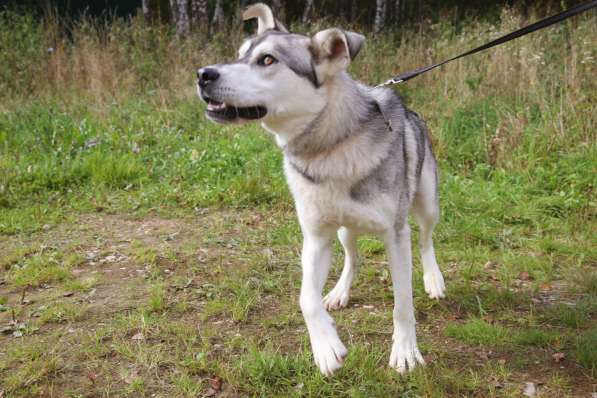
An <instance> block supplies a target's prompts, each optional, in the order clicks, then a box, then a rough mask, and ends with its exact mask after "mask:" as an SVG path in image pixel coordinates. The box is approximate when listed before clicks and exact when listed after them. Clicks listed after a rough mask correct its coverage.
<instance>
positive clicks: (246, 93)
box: [197, 3, 365, 124]
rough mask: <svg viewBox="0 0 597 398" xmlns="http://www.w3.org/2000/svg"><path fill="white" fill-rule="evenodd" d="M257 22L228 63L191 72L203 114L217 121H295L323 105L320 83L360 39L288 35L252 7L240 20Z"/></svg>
mask: <svg viewBox="0 0 597 398" xmlns="http://www.w3.org/2000/svg"><path fill="white" fill-rule="evenodd" d="M252 18H257V20H258V29H257V35H256V36H254V37H252V38H250V39H248V40H246V41H245V42H244V43H243V44H242V46H241V47H240V49H239V50H238V59H237V60H236V61H235V62H232V63H229V64H217V65H210V66H206V67H204V68H201V69H199V70H198V71H197V79H198V80H197V88H198V92H199V96H200V97H201V98H202V99H203V100H204V101H205V102H206V103H207V112H206V115H207V116H208V117H209V118H210V119H212V120H214V121H216V122H220V123H226V122H245V121H251V120H257V119H263V120H264V121H265V122H267V123H268V124H270V123H273V124H276V123H278V122H280V121H288V120H292V119H300V118H305V117H308V116H312V115H313V114H316V113H317V112H319V111H320V110H321V109H322V108H323V107H324V106H325V104H326V102H327V100H326V85H327V84H329V83H330V82H331V81H332V80H333V77H334V76H335V75H337V74H338V73H339V72H340V71H343V70H345V69H346V68H347V67H348V65H349V64H350V61H351V60H352V59H354V57H355V56H356V55H357V53H358V52H359V50H360V49H361V46H362V44H363V42H364V40H365V38H364V36H362V35H360V34H357V33H353V32H346V31H343V30H340V29H327V30H324V31H321V32H319V33H317V34H316V35H315V36H313V37H307V36H303V35H299V34H292V33H289V32H288V31H287V30H286V28H285V27H284V26H283V25H282V24H281V23H280V22H279V21H278V20H276V19H275V18H274V16H273V13H272V11H271V9H270V8H269V7H268V6H266V5H265V4H262V3H258V4H254V5H252V6H250V7H249V8H248V9H247V10H246V11H245V12H244V13H243V19H244V20H248V19H252Z"/></svg>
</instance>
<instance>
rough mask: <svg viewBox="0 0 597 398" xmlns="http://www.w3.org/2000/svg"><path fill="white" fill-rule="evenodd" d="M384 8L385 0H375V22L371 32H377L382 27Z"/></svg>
mask: <svg viewBox="0 0 597 398" xmlns="http://www.w3.org/2000/svg"><path fill="white" fill-rule="evenodd" d="M385 8H386V0H377V2H376V6H375V22H374V24H373V32H374V33H379V32H381V31H382V30H383V28H384V22H385V15H384V14H385V13H384V11H385Z"/></svg>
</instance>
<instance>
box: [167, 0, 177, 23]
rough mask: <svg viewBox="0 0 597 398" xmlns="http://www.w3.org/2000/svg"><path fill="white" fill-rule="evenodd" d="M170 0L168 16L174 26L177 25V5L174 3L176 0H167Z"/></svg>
mask: <svg viewBox="0 0 597 398" xmlns="http://www.w3.org/2000/svg"><path fill="white" fill-rule="evenodd" d="M169 2H170V17H171V19H172V24H174V26H177V25H178V5H177V4H176V0H169Z"/></svg>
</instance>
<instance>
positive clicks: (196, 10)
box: [191, 0, 209, 32]
mask: <svg viewBox="0 0 597 398" xmlns="http://www.w3.org/2000/svg"><path fill="white" fill-rule="evenodd" d="M191 24H192V26H193V29H195V30H200V31H203V32H207V31H208V30H209V16H208V14H207V0H191Z"/></svg>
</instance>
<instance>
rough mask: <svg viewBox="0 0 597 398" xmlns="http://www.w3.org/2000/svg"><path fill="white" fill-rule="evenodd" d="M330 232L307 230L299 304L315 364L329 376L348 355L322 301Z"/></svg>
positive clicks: (329, 262)
mask: <svg viewBox="0 0 597 398" xmlns="http://www.w3.org/2000/svg"><path fill="white" fill-rule="evenodd" d="M332 237H333V232H331V233H327V232H326V233H310V232H304V242H303V253H302V258H301V262H302V267H303V281H302V285H301V297H300V305H301V310H302V312H303V316H304V318H305V322H306V324H307V329H308V330H309V338H310V339H311V348H312V350H313V357H314V359H315V363H316V364H317V366H318V367H319V370H320V371H321V373H323V374H324V375H326V376H330V375H331V374H332V373H334V371H336V370H337V369H339V368H340V367H341V366H342V363H343V361H344V357H345V356H346V354H347V351H346V347H344V344H342V342H341V341H340V338H339V337H338V333H337V332H336V326H335V323H334V320H333V319H332V317H331V316H330V315H329V314H328V312H327V311H326V309H325V307H324V304H323V297H322V292H323V286H324V284H325V281H326V279H327V276H328V272H329V270H330V264H331V260H332Z"/></svg>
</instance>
